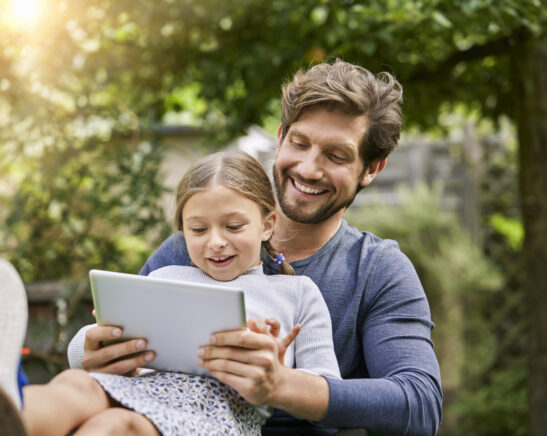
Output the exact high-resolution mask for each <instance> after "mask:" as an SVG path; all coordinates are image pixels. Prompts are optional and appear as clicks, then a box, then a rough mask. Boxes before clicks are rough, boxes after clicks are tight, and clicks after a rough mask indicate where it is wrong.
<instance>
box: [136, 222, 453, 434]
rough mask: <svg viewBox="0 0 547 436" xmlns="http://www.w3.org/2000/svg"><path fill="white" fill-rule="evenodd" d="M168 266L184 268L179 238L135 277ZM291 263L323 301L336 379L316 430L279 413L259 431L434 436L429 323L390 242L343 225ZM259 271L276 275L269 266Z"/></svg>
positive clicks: (437, 417)
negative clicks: (341, 430) (334, 430)
mask: <svg viewBox="0 0 547 436" xmlns="http://www.w3.org/2000/svg"><path fill="white" fill-rule="evenodd" d="M173 264H179V265H189V264H190V259H189V257H188V252H187V250H186V245H185V243H184V238H183V237H182V235H180V234H178V235H173V236H171V237H169V238H168V239H167V240H166V241H165V242H164V243H163V244H162V245H161V247H160V248H159V249H158V250H157V251H156V253H154V254H153V255H152V256H151V257H150V259H149V260H148V261H147V262H146V264H145V266H144V267H143V269H142V271H141V274H148V273H149V272H150V271H153V270H155V269H158V268H160V267H162V266H166V265H173ZM291 265H292V266H293V268H294V270H295V272H296V273H297V274H301V275H306V276H308V277H310V278H311V279H312V280H313V281H314V282H315V284H316V285H317V286H318V287H319V289H320V290H321V293H322V294H323V297H324V298H325V301H326V303H327V306H328V308H329V312H330V315H331V319H332V327H333V340H334V347H335V352H336V357H337V359H338V364H339V366H340V372H341V374H342V378H343V380H328V383H329V388H330V393H329V405H328V410H327V413H326V415H325V417H324V418H323V419H322V420H321V422H319V424H320V425H321V426H324V427H315V426H313V425H312V424H311V423H308V422H306V421H302V420H296V419H293V418H292V417H289V416H287V415H286V414H283V413H282V412H279V413H277V414H275V415H274V416H273V417H272V418H270V421H269V422H268V423H267V424H266V426H265V428H264V430H263V432H264V434H290V433H291V432H293V433H298V434H309V435H311V434H329V433H332V431H329V430H327V428H344V427H365V428H367V430H368V431H369V433H379V434H386V435H434V434H435V433H436V432H437V429H438V427H439V424H440V421H441V414H442V412H441V405H442V392H441V380H440V370H439V365H438V362H437V359H436V357H435V353H434V351H433V343H432V341H431V330H432V328H433V323H432V322H431V315H430V311H429V305H428V302H427V298H426V296H425V292H424V290H423V287H422V285H421V283H420V281H419V279H418V276H417V274H416V271H415V269H414V267H413V266H412V264H411V263H410V261H409V260H408V258H407V257H406V256H405V255H404V254H403V253H402V252H401V251H400V250H399V247H398V245H397V243H395V242H394V241H390V240H382V239H380V238H378V237H376V236H374V235H372V234H371V233H367V232H359V231H358V230H356V229H354V228H352V227H350V226H349V225H348V224H347V223H346V222H345V221H344V220H343V221H342V224H341V226H340V228H339V230H338V231H337V233H336V234H335V235H334V236H333V237H332V238H331V239H330V240H329V241H328V242H327V243H326V244H325V245H324V246H323V247H322V248H321V249H320V250H319V251H317V252H316V253H314V254H313V255H312V256H310V257H308V258H306V259H301V260H298V261H295V262H292V263H291ZM264 270H265V272H266V273H267V274H275V273H276V269H275V267H274V266H273V264H269V265H265V266H264ZM289 429H292V431H291V430H289Z"/></svg>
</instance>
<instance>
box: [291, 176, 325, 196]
mask: <svg viewBox="0 0 547 436" xmlns="http://www.w3.org/2000/svg"><path fill="white" fill-rule="evenodd" d="M293 181H294V186H296V189H298V190H299V191H302V192H304V193H306V194H314V195H317V194H321V193H322V192H323V189H312V188H309V187H307V186H304V185H302V184H301V183H298V181H297V180H296V179H293Z"/></svg>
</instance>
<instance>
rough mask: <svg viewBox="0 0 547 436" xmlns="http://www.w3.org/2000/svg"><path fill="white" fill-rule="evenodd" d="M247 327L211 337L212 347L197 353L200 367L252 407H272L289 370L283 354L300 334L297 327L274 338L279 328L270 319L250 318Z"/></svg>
mask: <svg viewBox="0 0 547 436" xmlns="http://www.w3.org/2000/svg"><path fill="white" fill-rule="evenodd" d="M248 327H249V330H232V331H227V332H220V333H215V334H214V335H212V336H211V338H210V344H211V345H209V346H205V347H201V348H200V349H199V350H198V357H199V359H200V366H202V367H203V368H206V369H208V370H209V372H210V373H211V375H212V376H213V377H215V378H217V379H218V380H220V381H222V382H224V383H226V384H228V385H230V386H232V387H233V388H234V389H236V390H237V391H238V392H239V393H240V394H241V395H242V396H243V398H245V399H246V400H247V401H249V402H250V403H251V404H268V405H272V406H275V404H276V396H277V395H278V393H279V391H280V390H281V389H282V387H283V386H284V383H283V382H284V380H286V374H287V370H289V371H290V370H291V369H290V368H287V367H285V365H284V364H283V359H284V356H285V352H286V350H287V348H288V347H289V345H290V344H291V343H292V342H293V341H294V339H295V338H296V336H297V335H298V333H299V332H300V325H297V326H295V327H293V329H292V330H291V332H290V333H289V334H288V335H287V336H286V337H285V338H283V339H278V338H277V337H278V336H279V331H280V325H279V322H278V321H277V320H275V319H273V318H270V319H268V320H254V319H250V320H249V322H248Z"/></svg>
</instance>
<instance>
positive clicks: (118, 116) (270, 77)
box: [0, 0, 547, 435]
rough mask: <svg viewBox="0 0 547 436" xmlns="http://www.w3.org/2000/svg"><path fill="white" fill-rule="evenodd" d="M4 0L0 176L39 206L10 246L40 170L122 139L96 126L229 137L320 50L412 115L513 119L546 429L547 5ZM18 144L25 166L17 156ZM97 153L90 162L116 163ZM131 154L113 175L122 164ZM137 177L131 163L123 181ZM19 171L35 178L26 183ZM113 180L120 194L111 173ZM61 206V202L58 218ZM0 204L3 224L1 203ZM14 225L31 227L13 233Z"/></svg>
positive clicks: (534, 416) (533, 354) (537, 406)
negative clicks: (179, 128) (389, 80)
mask: <svg viewBox="0 0 547 436" xmlns="http://www.w3.org/2000/svg"><path fill="white" fill-rule="evenodd" d="M8 3H10V2H8V1H7V0H3V1H2V2H1V6H2V8H0V10H2V11H3V15H1V16H0V24H1V26H0V29H1V30H0V41H1V42H0V46H1V48H2V49H1V50H0V71H1V74H2V76H1V77H0V129H1V136H0V142H1V143H2V146H3V150H2V155H1V158H2V162H3V167H2V169H3V172H2V175H1V176H0V177H2V179H3V180H4V178H5V177H8V178H9V177H11V178H10V180H9V181H10V183H11V185H13V184H14V183H15V186H17V188H16V190H17V192H20V193H21V196H20V198H21V201H23V202H24V203H25V204H38V205H39V206H37V207H36V208H27V209H26V210H25V211H24V214H25V215H24V216H23V215H21V216H20V218H19V219H15V218H10V219H11V221H9V223H10V224H9V225H8V227H7V229H8V230H7V233H6V234H8V236H3V238H4V240H3V241H2V242H3V243H4V244H6V238H8V239H9V238H11V239H9V241H8V242H10V241H11V242H10V243H11V244H12V245H8V246H10V247H12V246H13V247H20V246H21V244H23V242H24V241H25V236H26V235H27V234H32V232H31V231H30V230H29V228H28V226H27V224H26V223H25V220H27V219H28V216H29V215H28V214H34V213H35V212H36V213H37V216H40V214H39V213H38V212H39V209H40V208H43V207H45V205H47V207H48V209H49V207H50V204H51V201H50V200H51V199H52V198H54V196H52V195H50V194H47V195H43V198H42V199H41V200H40V196H42V194H41V193H40V192H36V191H37V189H38V188H36V187H35V188H34V189H35V190H34V191H32V190H31V189H30V188H29V187H30V186H31V185H32V181H34V184H35V186H38V187H39V186H40V184H41V183H44V182H46V181H49V182H52V181H53V180H54V179H58V178H59V174H60V173H61V172H62V171H61V170H62V169H63V168H62V167H63V165H62V163H64V159H65V156H71V155H73V156H76V157H73V159H75V160H74V168H80V167H81V165H80V164H79V163H78V162H79V159H80V157H78V156H77V155H79V154H80V151H79V150H80V148H78V147H83V148H84V149H85V147H92V144H93V143H95V144H96V145H97V147H99V148H98V149H101V147H102V150H104V153H106V154H105V155H104V156H107V155H108V153H110V152H113V151H112V148H117V149H119V150H122V149H123V147H121V146H118V145H113V144H112V143H111V142H109V141H110V139H111V138H114V137H116V135H114V134H112V135H111V136H109V135H108V134H106V133H104V131H103V136H101V134H98V133H97V132H101V128H100V127H99V125H102V126H103V127H104V123H106V125H108V126H111V127H110V133H113V132H114V133H115V132H116V131H117V130H118V129H119V130H120V131H121V132H122V134H124V133H123V132H125V135H128V134H129V135H133V134H137V135H141V137H142V138H144V140H152V137H151V135H150V134H149V133H146V132H150V131H151V130H150V127H151V126H153V125H154V124H155V123H156V122H159V121H160V120H162V118H163V116H164V115H165V113H166V111H167V110H178V111H187V112H193V113H196V112H199V114H201V115H202V117H201V119H202V122H203V124H204V125H208V126H214V128H215V129H216V130H217V132H221V134H219V135H218V138H217V139H225V138H228V137H231V136H233V135H234V134H235V133H237V132H240V131H242V129H244V128H245V127H246V126H248V125H249V124H250V123H261V122H264V121H266V120H269V119H271V117H272V115H274V116H275V115H277V114H278V111H279V106H278V99H279V86H280V82H281V81H282V80H283V79H285V78H288V77H290V75H291V74H292V73H293V72H294V71H295V69H296V68H298V67H300V66H306V65H308V64H310V63H313V62H317V61H322V60H325V59H334V58H336V57H341V58H343V59H345V60H348V61H351V62H356V63H359V64H362V65H364V66H366V67H367V68H369V69H370V70H372V71H375V72H379V71H382V70H389V71H391V72H394V73H395V74H396V76H397V77H398V79H399V80H400V81H401V83H403V85H404V87H405V95H406V103H405V113H406V117H407V123H408V124H410V125H418V126H422V127H434V126H436V125H437V122H438V116H439V113H440V112H442V111H443V110H447V109H450V108H451V107H453V106H454V105H457V104H462V103H463V104H465V105H466V106H467V107H468V108H469V110H472V111H476V112H478V113H479V114H480V115H481V116H484V117H489V118H491V119H493V120H494V121H495V120H497V118H498V117H499V116H500V115H507V116H509V117H510V118H511V119H512V120H514V122H515V123H516V125H517V128H518V132H519V142H520V147H519V161H520V178H519V180H520V192H521V197H522V216H523V220H524V229H525V239H524V247H523V251H524V255H525V259H526V262H525V265H526V272H527V274H526V276H527V279H528V283H529V284H528V286H527V287H526V289H527V290H528V292H529V295H528V297H529V298H528V300H529V313H530V319H531V323H530V325H531V329H530V345H531V348H530V362H531V366H530V377H529V379H530V381H531V383H530V392H531V397H530V398H531V403H530V404H531V407H530V422H531V426H530V433H531V434H532V435H538V434H541V433H542V432H543V429H544V428H546V427H547V414H545V413H544V410H545V409H546V408H547V366H546V365H547V324H546V323H545V322H544V320H543V314H544V313H545V311H546V309H547V272H546V270H545V268H544V267H543V260H544V259H546V258H547V253H546V250H547V241H546V239H545V238H546V237H547V231H546V229H545V226H546V225H547V224H546V223H547V216H546V214H547V208H546V206H545V198H547V171H546V169H545V165H547V164H546V162H547V159H546V157H547V156H546V154H547V145H546V139H545V138H546V137H547V135H546V132H545V129H546V128H547V127H546V123H545V119H547V116H546V110H547V109H546V105H547V103H546V102H547V96H546V92H547V91H546V89H547V87H546V75H545V71H546V68H545V64H546V55H547V36H546V32H545V28H546V23H547V8H546V7H545V4H544V2H542V1H541V0H496V1H494V0H462V1H459V2H454V1H450V0H426V1H424V0H387V1H385V0H371V1H368V2H358V1H354V0H332V1H317V0H313V1H312V0H300V1H292V0H291V1H289V0H239V1H237V2H235V1H234V2H226V1H219V0H178V1H177V0H163V1H157V2H149V1H145V0H131V1H129V0H117V1H111V0H86V1H81V2H67V1H61V0H58V1H53V0H52V1H51V2H49V3H48V4H49V8H48V9H47V10H44V11H42V15H41V19H40V20H39V21H36V22H34V23H33V24H32V25H31V24H26V25H23V24H19V25H16V20H15V18H14V17H15V15H13V14H12V12H9V11H10V8H8V7H7V6H8ZM15 3H17V2H15ZM10 4H11V3H10ZM6 11H7V12H6ZM10 14H11V15H10ZM25 27H26V29H25ZM188 89H192V90H196V89H197V92H198V95H199V97H200V98H201V99H202V100H203V105H201V107H199V108H197V107H195V105H192V104H190V103H189V102H187V101H185V100H184V98H180V97H181V96H184V95H186V94H185V92H186V90H188ZM89 129H92V130H93V132H94V133H93V135H88V137H87V138H85V139H81V138H80V140H77V141H76V140H75V136H76V133H75V132H79V134H80V133H81V131H88V130H89ZM128 132H129V133H128ZM143 135H144V136H143ZM48 138H49V139H48ZM67 138H68V139H67ZM109 143H110V144H111V145H110V147H111V148H109V146H107V144H109ZM152 143H154V142H153V141H152ZM82 144H85V145H82ZM119 147H121V148H119ZM52 148H55V149H59V151H58V153H59V154H58V155H57V157H56V158H55V162H54V163H52V164H51V165H49V166H46V165H38V166H34V167H33V166H32V165H30V163H29V162H30V161H32V160H36V161H37V160H42V159H43V157H44V156H46V155H47V154H49V151H47V152H46V151H45V150H49V149H52ZM98 149H97V148H95V150H98ZM125 152H127V153H129V154H131V153H132V152H133V151H132V150H130V149H126V150H125ZM125 152H123V153H125ZM44 153H45V154H44ZM119 153H122V151H119ZM114 154H115V153H114ZM13 156H17V159H23V157H25V159H26V161H27V163H26V164H25V165H23V166H22V164H20V163H18V162H16V161H15V160H14V158H13ZM22 156H23V157H22ZM82 156H86V154H85V153H83V154H82ZM87 156H89V155H87ZM98 156H103V152H102V151H101V152H99V153H98ZM82 158H83V157H82ZM97 159H98V160H96V161H95V162H96V163H97V165H96V166H95V167H94V168H99V169H103V168H102V167H103V166H105V167H106V166H108V165H106V164H105V165H100V164H98V162H100V161H101V160H100V158H99V157H98V158H97ZM123 159H124V158H122V160H123ZM109 161H110V162H111V160H109ZM44 162H45V161H44ZM67 162H70V160H67ZM105 162H106V161H103V163H105ZM8 167H9V168H8ZM23 167H25V168H26V170H25V171H23V170H21V171H23V172H24V176H21V175H20V172H18V170H20V169H21V168H23ZM122 167H123V166H118V170H116V174H118V175H122V174H127V173H124V171H125V170H123V169H122ZM5 168H8V169H7V170H6V169H5ZM52 168H53V169H52ZM147 169H150V168H149V167H147ZM103 170H104V171H106V169H103ZM150 170H151V171H152V172H153V170H154V168H153V167H152V168H151V169H150ZM29 171H30V173H29ZM48 172H49V173H48ZM31 173H32V174H31ZM6 174H7V175H6ZM150 174H151V173H150ZM33 177H34V178H35V179H33ZM132 177H136V173H133V176H131V177H129V178H128V179H127V180H132ZM21 180H25V181H28V183H26V182H25V183H26V186H27V188H23V185H24V184H25V183H23V184H21ZM54 185H55V183H52V186H54ZM129 185H130V186H133V185H132V184H131V183H130V184H129ZM46 186H47V184H46ZM110 186H111V189H112V192H111V195H112V198H115V197H116V195H117V194H119V192H117V191H116V189H115V188H114V187H115V186H118V183H117V181H116V180H112V181H111V185H110ZM120 186H123V183H121V184H120ZM127 186H128V185H126V188H127ZM126 188H123V189H126ZM25 189H26V190H25ZM48 189H49V191H50V192H51V193H53V187H52V188H48ZM124 192H126V191H124ZM148 194H150V192H148ZM133 195H135V193H133ZM84 197H85V196H82V198H84ZM4 201H7V200H4ZM48 202H49V203H48ZM62 203H63V204H64V203H65V200H63V201H62ZM106 204H108V202H106ZM136 204H138V203H136ZM40 205H41V206H40ZM9 206H10V207H12V206H13V205H12V204H9ZM58 209H59V208H56V207H52V210H51V211H50V212H51V213H52V215H53V216H56V210H58ZM19 210H22V209H21V208H20V207H19ZM61 210H65V209H63V207H61ZM0 214H3V216H2V219H3V220H4V222H5V219H6V212H4V211H0ZM11 216H12V217H13V215H11ZM67 219H68V217H67V216H65V215H63V220H67ZM116 225H117V224H116ZM14 226H15V227H17V226H20V228H21V230H19V232H20V233H21V235H22V236H19V237H18V238H16V239H15V240H13V236H12V235H11V233H12V231H13V229H14V228H15V227H14ZM22 229H26V230H22ZM38 233H39V232H38ZM39 237H40V236H39V234H38V236H37V238H39ZM54 253H58V249H57V248H55V249H54ZM29 277H34V276H29Z"/></svg>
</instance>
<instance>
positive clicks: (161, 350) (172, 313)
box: [89, 270, 246, 374]
mask: <svg viewBox="0 0 547 436" xmlns="http://www.w3.org/2000/svg"><path fill="white" fill-rule="evenodd" d="M89 278H90V281H91V294H92V296H93V304H94V306H95V313H96V317H97V323H98V324H100V325H116V326H120V327H123V337H122V339H130V338H145V339H146V340H147V341H148V347H147V349H149V350H153V351H155V352H156V359H155V360H154V361H153V362H152V363H150V365H148V367H149V368H154V369H162V370H167V371H181V372H186V373H191V374H207V371H206V370H204V369H203V368H200V367H199V366H198V363H197V350H198V348H199V346H200V345H206V344H208V343H209V336H210V335H211V333H214V332H218V331H223V330H236V329H241V328H245V323H246V321H245V299H244V294H243V290H242V289H237V288H233V287H226V286H222V285H208V284H203V283H192V282H188V281H178V280H171V279H162V278H157V277H148V276H139V275H134V274H124V273H115V272H110V271H100V270H91V271H90V272H89Z"/></svg>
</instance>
